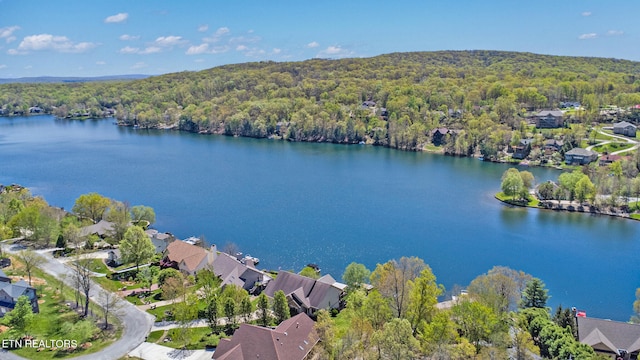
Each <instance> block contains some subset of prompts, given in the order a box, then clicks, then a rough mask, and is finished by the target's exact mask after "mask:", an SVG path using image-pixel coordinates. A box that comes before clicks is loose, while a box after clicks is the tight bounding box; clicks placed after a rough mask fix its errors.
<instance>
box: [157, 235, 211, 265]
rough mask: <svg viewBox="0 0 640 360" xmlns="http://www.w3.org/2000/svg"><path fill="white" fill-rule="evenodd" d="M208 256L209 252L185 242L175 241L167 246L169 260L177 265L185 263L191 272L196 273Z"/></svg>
mask: <svg viewBox="0 0 640 360" xmlns="http://www.w3.org/2000/svg"><path fill="white" fill-rule="evenodd" d="M206 256H207V250H205V249H203V248H201V247H199V246H196V245H191V244H188V243H186V242H184V241H179V240H178V241H174V242H172V243H170V244H169V246H167V257H168V258H169V260H170V261H175V262H176V263H177V264H180V263H181V262H183V261H184V264H185V266H186V267H187V269H188V270H189V271H194V270H195V268H196V267H197V266H198V264H200V263H201V262H202V259H204V258H205V257H206Z"/></svg>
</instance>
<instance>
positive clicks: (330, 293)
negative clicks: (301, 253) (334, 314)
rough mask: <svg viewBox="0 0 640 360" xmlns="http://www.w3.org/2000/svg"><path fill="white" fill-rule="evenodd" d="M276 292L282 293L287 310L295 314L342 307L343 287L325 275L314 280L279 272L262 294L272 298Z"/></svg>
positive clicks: (309, 313)
mask: <svg viewBox="0 0 640 360" xmlns="http://www.w3.org/2000/svg"><path fill="white" fill-rule="evenodd" d="M278 290H282V291H283V292H284V294H285V295H286V297H287V301H288V302H289V308H291V309H293V310H294V311H295V312H297V313H301V312H304V313H307V314H308V315H312V314H313V313H315V312H316V311H318V310H321V309H326V310H330V309H342V308H343V307H344V299H343V298H344V295H345V292H344V287H343V286H341V284H340V283H337V282H336V281H335V280H333V278H331V277H330V276H329V277H327V275H325V276H323V277H322V278H320V279H318V280H315V279H312V278H309V277H306V276H302V275H298V274H294V273H291V272H288V271H279V272H278V275H277V276H276V278H275V280H272V281H270V282H269V284H268V285H267V288H266V289H265V290H264V293H265V294H266V295H267V296H269V297H273V296H274V294H275V292H276V291H278Z"/></svg>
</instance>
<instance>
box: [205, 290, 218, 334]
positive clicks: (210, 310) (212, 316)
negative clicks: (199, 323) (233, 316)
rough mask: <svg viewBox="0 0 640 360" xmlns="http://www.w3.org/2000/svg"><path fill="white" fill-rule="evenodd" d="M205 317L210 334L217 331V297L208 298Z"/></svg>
mask: <svg viewBox="0 0 640 360" xmlns="http://www.w3.org/2000/svg"><path fill="white" fill-rule="evenodd" d="M205 316H206V318H207V323H209V328H210V329H211V332H216V330H217V329H218V318H219V317H220V310H219V305H218V297H217V296H213V297H211V298H209V301H208V302H207V307H206V309H205Z"/></svg>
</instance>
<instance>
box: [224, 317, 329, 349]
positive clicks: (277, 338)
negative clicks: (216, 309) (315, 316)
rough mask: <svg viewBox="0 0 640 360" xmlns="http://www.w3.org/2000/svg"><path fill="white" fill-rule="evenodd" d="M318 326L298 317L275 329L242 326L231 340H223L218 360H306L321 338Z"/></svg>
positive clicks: (308, 319)
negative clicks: (315, 326)
mask: <svg viewBox="0 0 640 360" xmlns="http://www.w3.org/2000/svg"><path fill="white" fill-rule="evenodd" d="M314 325H315V323H314V322H313V320H311V318H309V317H308V316H307V315H305V314H298V315H296V316H294V317H291V318H289V319H287V320H285V321H283V322H282V323H280V325H278V326H277V327H276V328H275V329H270V328H265V327H260V326H256V325H249V324H241V325H240V327H239V328H238V330H236V332H235V333H234V334H233V336H232V337H231V338H225V339H220V343H219V344H218V347H217V348H216V351H215V352H214V353H213V357H212V359H214V360H249V359H251V360H256V359H269V360H303V359H307V358H308V356H309V353H310V352H311V349H312V348H313V347H314V346H315V345H316V344H317V343H318V341H319V340H320V338H319V337H318V334H317V333H316V331H315V329H314Z"/></svg>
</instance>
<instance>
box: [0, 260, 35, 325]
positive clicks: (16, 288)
mask: <svg viewBox="0 0 640 360" xmlns="http://www.w3.org/2000/svg"><path fill="white" fill-rule="evenodd" d="M23 295H24V296H26V297H28V298H29V302H30V303H31V310H33V312H34V313H37V312H39V311H40V309H39V308H38V295H37V294H36V289H35V288H33V287H31V286H29V284H27V282H26V281H24V280H20V281H18V282H16V283H12V282H11V279H10V278H9V277H7V275H6V274H5V273H4V271H2V270H0V317H3V316H4V315H5V314H6V313H8V312H9V311H11V310H13V308H14V307H15V306H16V303H17V302H18V298H19V297H20V296H23Z"/></svg>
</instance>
